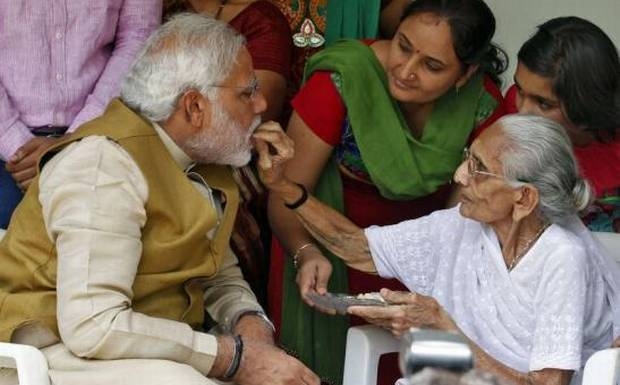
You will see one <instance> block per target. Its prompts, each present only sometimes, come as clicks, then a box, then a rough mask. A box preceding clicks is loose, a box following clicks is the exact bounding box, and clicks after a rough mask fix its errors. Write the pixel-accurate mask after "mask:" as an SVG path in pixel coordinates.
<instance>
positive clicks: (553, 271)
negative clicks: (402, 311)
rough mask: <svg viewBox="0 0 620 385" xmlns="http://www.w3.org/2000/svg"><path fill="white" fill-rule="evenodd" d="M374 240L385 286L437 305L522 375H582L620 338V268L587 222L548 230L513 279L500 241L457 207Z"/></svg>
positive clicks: (375, 231)
mask: <svg viewBox="0 0 620 385" xmlns="http://www.w3.org/2000/svg"><path fill="white" fill-rule="evenodd" d="M366 236H367V238H368V241H369V245H370V249H371V253H372V256H373V260H374V263H375V265H376V266H377V270H378V273H379V274H380V275H381V276H382V277H390V278H397V279H399V280H400V281H401V282H403V283H404V284H405V285H406V286H407V287H408V288H409V290H411V291H414V292H418V293H421V294H424V295H430V296H432V297H434V298H435V299H436V300H437V301H438V302H439V303H440V304H441V305H442V306H443V307H444V308H445V310H446V311H447V312H448V313H449V314H450V315H451V316H452V318H453V319H454V321H455V322H456V323H457V325H458V326H459V328H460V329H461V330H462V331H463V332H464V333H465V334H466V335H467V336H468V337H469V338H470V339H472V340H473V341H474V342H475V343H476V344H478V345H479V346H480V347H481V348H482V349H483V350H485V351H486V352H487V353H488V354H489V355H491V356H492V357H494V358H495V359H497V360H498V361H500V362H502V363H503V364H505V365H507V366H509V367H511V368H513V369H516V370H518V371H520V372H523V373H527V372H529V371H534V370H540V369H543V368H557V369H567V370H576V371H580V370H581V368H582V367H583V364H584V363H585V361H586V359H587V358H588V357H589V356H590V355H591V354H592V353H594V352H595V351H596V350H599V349H602V348H606V347H609V346H611V343H612V341H613V336H617V335H619V334H620V317H619V314H620V313H619V311H620V302H619V301H620V299H619V298H618V285H619V284H620V273H619V272H618V270H619V269H618V266H617V264H616V263H615V261H613V260H612V259H611V257H610V256H608V255H607V254H606V253H604V252H603V249H602V248H601V246H600V244H599V243H598V242H597V241H596V240H595V239H594V238H593V237H592V235H591V234H590V232H589V231H587V229H586V228H585V227H584V226H583V225H582V224H581V222H580V221H579V220H578V218H575V219H574V221H572V222H571V224H570V226H569V227H568V228H565V227H561V226H558V225H551V226H550V227H549V228H547V229H546V230H545V232H544V233H543V234H542V235H541V236H540V238H539V239H538V240H537V241H536V243H535V244H534V245H533V246H532V247H531V249H530V250H529V251H528V252H527V253H526V254H525V255H524V256H523V258H522V259H521V261H520V262H519V263H518V264H517V265H516V266H515V268H514V269H513V270H512V271H510V272H509V271H508V269H507V268H506V265H505V263H504V259H503V257H502V254H501V251H500V246H499V242H498V240H497V238H496V236H495V233H494V231H493V230H492V229H491V228H490V227H489V226H486V225H483V224H481V223H479V222H476V221H473V220H469V219H466V218H463V217H462V216H461V215H460V214H459V211H458V207H456V208H453V209H449V210H442V211H437V212H435V213H433V214H431V215H429V216H427V217H423V218H419V219H416V220H411V221H406V222H402V223H400V224H397V225H392V226H384V227H377V226H373V227H370V228H368V229H366ZM612 309H613V312H612ZM614 321H615V323H616V324H615V325H613V323H614ZM575 377H576V378H575V380H576V381H577V382H575V383H578V382H579V380H578V378H579V377H580V376H575Z"/></svg>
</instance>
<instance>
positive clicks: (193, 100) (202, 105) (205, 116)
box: [179, 89, 211, 131]
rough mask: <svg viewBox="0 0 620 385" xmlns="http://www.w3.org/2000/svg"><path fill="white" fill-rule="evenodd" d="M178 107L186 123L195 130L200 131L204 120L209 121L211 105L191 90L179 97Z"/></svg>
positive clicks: (198, 93) (199, 94)
mask: <svg viewBox="0 0 620 385" xmlns="http://www.w3.org/2000/svg"><path fill="white" fill-rule="evenodd" d="M179 107H180V108H181V110H182V112H183V116H184V119H185V121H186V123H189V125H190V126H191V127H192V128H193V129H194V130H195V131H200V130H202V127H203V125H204V122H205V120H206V121H210V119H211V104H210V102H209V101H208V100H207V98H206V97H204V96H203V95H202V94H201V93H200V92H198V91H197V90H194V89H191V90H189V91H187V92H185V93H184V94H183V96H181V100H180V101H179Z"/></svg>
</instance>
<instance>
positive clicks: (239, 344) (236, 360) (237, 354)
mask: <svg viewBox="0 0 620 385" xmlns="http://www.w3.org/2000/svg"><path fill="white" fill-rule="evenodd" d="M233 339H234V340H235V351H234V353H233V358H232V361H230V366H229V367H228V369H226V373H224V376H222V379H223V380H226V381H229V380H231V379H232V378H233V377H234V376H235V374H237V371H238V370H239V366H241V355H242V354H243V340H242V339H241V336H240V335H239V334H237V335H235V336H233Z"/></svg>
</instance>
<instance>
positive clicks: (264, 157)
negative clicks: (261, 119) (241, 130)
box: [253, 122, 295, 190]
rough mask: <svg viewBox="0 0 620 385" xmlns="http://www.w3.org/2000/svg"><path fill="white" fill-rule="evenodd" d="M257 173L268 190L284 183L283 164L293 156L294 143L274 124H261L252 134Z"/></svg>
mask: <svg viewBox="0 0 620 385" xmlns="http://www.w3.org/2000/svg"><path fill="white" fill-rule="evenodd" d="M253 138H254V143H255V145H256V151H258V172H259V176H260V179H261V181H262V182H263V184H265V186H266V187H267V188H268V189H270V190H271V189H273V188H274V187H277V186H278V185H280V184H283V183H286V182H287V180H286V177H285V176H284V164H285V163H286V162H287V161H288V160H290V159H292V158H293V156H294V155H295V149H294V143H293V141H292V140H291V138H289V137H288V136H287V135H286V134H285V133H284V131H283V130H282V127H280V125H279V124H278V123H275V122H267V123H263V124H261V125H260V126H259V127H258V128H257V129H256V131H254V134H253Z"/></svg>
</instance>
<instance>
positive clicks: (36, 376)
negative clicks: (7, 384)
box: [0, 342, 50, 385]
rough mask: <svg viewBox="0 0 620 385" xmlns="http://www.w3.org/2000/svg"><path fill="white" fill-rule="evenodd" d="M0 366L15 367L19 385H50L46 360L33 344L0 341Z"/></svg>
mask: <svg viewBox="0 0 620 385" xmlns="http://www.w3.org/2000/svg"><path fill="white" fill-rule="evenodd" d="M0 368H13V369H17V378H18V381H19V384H20V385H50V380H49V376H48V374H47V371H48V366H47V360H46V359H45V356H44V355H43V353H41V351H40V350H39V349H37V348H35V347H33V346H29V345H20V344H9V343H4V342H0Z"/></svg>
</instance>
